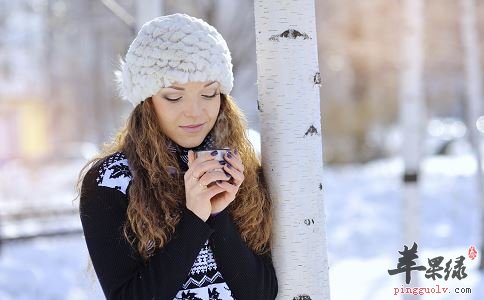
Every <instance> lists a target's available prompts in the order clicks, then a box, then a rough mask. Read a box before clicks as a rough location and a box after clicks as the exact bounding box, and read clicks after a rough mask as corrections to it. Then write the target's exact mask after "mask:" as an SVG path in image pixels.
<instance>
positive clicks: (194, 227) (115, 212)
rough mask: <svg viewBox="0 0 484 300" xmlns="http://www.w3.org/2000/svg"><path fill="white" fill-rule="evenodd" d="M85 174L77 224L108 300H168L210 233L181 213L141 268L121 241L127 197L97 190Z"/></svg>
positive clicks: (101, 188) (204, 225)
mask: <svg viewBox="0 0 484 300" xmlns="http://www.w3.org/2000/svg"><path fill="white" fill-rule="evenodd" d="M96 173H97V172H96V171H94V172H88V174H87V175H86V177H85V178H84V181H83V186H82V191H81V199H80V219H81V223H82V227H83V230H84V237H85V240H86V244H87V248H88V251H89V255H90V257H91V261H92V264H93V267H94V270H95V272H96V275H97V277H98V279H99V282H100V284H101V287H102V289H103V292H104V294H105V296H106V298H107V299H160V300H166V299H168V300H171V299H173V298H174V297H175V296H176V293H177V292H178V290H179V289H180V288H181V287H182V284H183V283H184V280H185V279H186V278H187V276H188V274H189V272H190V269H191V267H192V265H193V262H194V260H195V259H196V257H197V255H198V253H199V251H200V249H201V248H202V246H203V244H204V243H205V242H206V240H207V239H208V238H209V237H210V235H211V234H212V233H213V230H212V229H211V228H210V227H209V226H208V224H207V223H205V222H204V221H203V220H202V219H200V218H199V217H198V216H196V215H195V214H194V213H193V212H191V211H190V210H188V209H187V208H184V209H183V210H182V215H181V220H180V222H179V223H178V225H177V227H176V229H175V233H174V234H173V236H172V238H171V240H170V241H169V242H168V243H167V244H166V245H165V246H164V247H163V248H161V249H158V250H157V251H156V252H155V253H154V254H153V256H151V257H150V258H149V259H148V260H147V261H146V262H143V260H142V259H141V257H140V255H139V254H138V252H137V251H136V250H135V249H134V247H132V246H131V245H130V244H129V242H128V241H127V240H126V239H125V237H124V234H123V225H124V223H125V222H126V209H127V203H128V201H127V196H126V194H124V193H123V192H121V191H120V190H117V189H114V188H109V187H106V186H101V185H98V184H97V183H96V180H95V178H94V177H93V176H95V175H97V174H96Z"/></svg>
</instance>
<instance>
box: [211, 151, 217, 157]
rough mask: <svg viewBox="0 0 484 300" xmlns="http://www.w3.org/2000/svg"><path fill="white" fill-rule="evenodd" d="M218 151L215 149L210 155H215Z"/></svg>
mask: <svg viewBox="0 0 484 300" xmlns="http://www.w3.org/2000/svg"><path fill="white" fill-rule="evenodd" d="M217 153H218V152H217V150H213V151H212V152H211V153H210V155H212V156H215V155H217Z"/></svg>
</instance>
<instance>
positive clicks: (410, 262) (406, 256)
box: [388, 242, 427, 284]
mask: <svg viewBox="0 0 484 300" xmlns="http://www.w3.org/2000/svg"><path fill="white" fill-rule="evenodd" d="M417 248H418V245H417V243H415V242H414V243H413V246H412V248H411V249H408V247H407V246H406V245H404V249H403V251H398V253H400V254H401V255H402V257H400V258H399V259H398V264H397V268H396V269H394V270H388V274H390V275H395V274H398V273H403V272H405V273H406V275H405V282H406V283H407V284H409V283H410V280H411V275H410V272H412V271H414V270H415V271H425V270H426V269H427V268H425V267H424V266H418V267H416V266H415V265H416V264H417V263H416V262H414V260H415V259H417V258H418V255H417Z"/></svg>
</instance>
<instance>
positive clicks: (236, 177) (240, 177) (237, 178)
mask: <svg viewBox="0 0 484 300" xmlns="http://www.w3.org/2000/svg"><path fill="white" fill-rule="evenodd" d="M224 170H225V171H226V172H227V173H229V174H230V175H231V176H232V178H233V181H234V183H235V184H236V185H237V186H240V185H241V184H242V182H243V181H244V179H245V177H244V174H243V173H242V172H240V171H239V170H237V169H235V168H234V167H233V166H231V165H230V164H228V165H225V166H224Z"/></svg>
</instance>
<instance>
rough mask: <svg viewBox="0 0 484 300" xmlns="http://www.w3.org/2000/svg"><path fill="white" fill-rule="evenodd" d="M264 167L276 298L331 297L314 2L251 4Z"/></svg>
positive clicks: (259, 0)
mask: <svg viewBox="0 0 484 300" xmlns="http://www.w3.org/2000/svg"><path fill="white" fill-rule="evenodd" d="M254 10H255V30H256V53H257V71H258V77H257V84H258V98H259V100H258V106H259V111H260V120H261V148H262V154H261V156H262V165H263V169H264V175H265V178H266V180H267V183H268V186H269V191H270V194H271V197H272V199H273V201H274V244H273V252H272V253H273V260H274V266H275V269H276V272H277V277H278V282H279V294H278V299H296V300H300V299H304V300H309V299H313V300H327V299H329V278H328V277H329V276H328V259H327V253H326V235H325V215H324V203H323V192H322V174H323V163H322V136H321V115H320V98H319V86H320V76H319V71H318V68H319V66H318V53H317V40H316V24H315V7H314V0H301V1H275V0H270V1H268V0H266V1H263V0H257V1H255V3H254Z"/></svg>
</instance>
